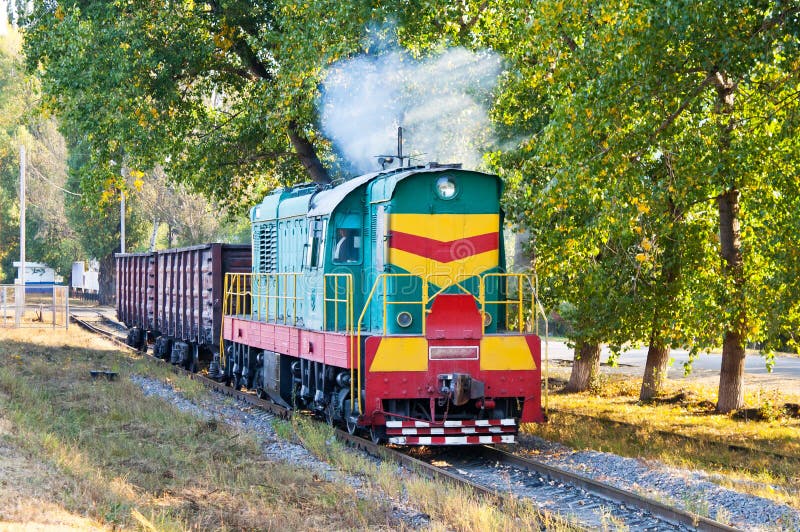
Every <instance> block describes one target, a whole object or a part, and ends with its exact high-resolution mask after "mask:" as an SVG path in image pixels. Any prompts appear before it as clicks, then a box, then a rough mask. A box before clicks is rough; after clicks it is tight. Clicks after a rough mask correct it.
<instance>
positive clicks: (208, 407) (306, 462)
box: [130, 375, 430, 530]
mask: <svg viewBox="0 0 800 532" xmlns="http://www.w3.org/2000/svg"><path fill="white" fill-rule="evenodd" d="M130 379H131V381H133V382H134V383H135V384H136V385H137V386H139V387H140V388H141V389H142V391H143V392H144V394H145V395H148V396H152V395H155V396H157V397H161V398H162V399H164V400H165V401H168V402H170V403H172V404H173V405H175V406H176V407H177V408H178V410H181V411H183V412H188V413H190V414H192V415H194V416H197V417H198V418H200V419H203V420H210V419H217V420H220V421H223V422H224V423H227V424H229V425H231V426H233V427H236V428H238V429H240V430H245V431H251V432H252V433H254V434H256V435H257V437H258V438H259V441H260V442H261V449H262V452H263V453H264V456H265V457H266V458H268V459H269V460H273V461H276V462H284V463H286V464H288V465H291V466H293V467H301V468H305V469H308V470H309V471H310V472H311V473H312V474H313V475H316V476H317V477H319V478H322V479H325V480H326V481H329V482H344V483H347V484H348V485H350V486H352V487H353V488H355V489H356V491H357V493H358V494H359V497H362V498H367V497H368V495H367V494H366V493H365V492H364V489H363V488H364V482H363V481H362V480H361V479H359V478H357V477H354V476H350V475H346V474H344V473H342V472H341V471H339V470H338V469H336V468H334V467H331V466H330V464H328V463H327V462H325V461H323V460H320V459H318V458H317V457H315V456H314V455H313V454H311V453H310V452H309V451H308V450H306V448H305V447H303V446H302V445H299V444H296V443H293V442H290V441H286V440H284V439H281V438H279V437H278V436H277V434H275V429H274V428H273V422H274V421H275V416H273V415H272V414H270V413H269V412H265V411H263V410H261V409H259V408H256V407H253V406H251V405H248V404H245V403H240V402H238V401H231V400H230V398H228V397H225V396H222V395H217V394H215V395H217V396H216V397H214V399H215V400H209V401H202V402H201V403H200V404H197V403H194V402H192V401H189V400H188V399H186V398H185V397H184V396H183V395H181V393H180V392H177V391H176V390H175V389H174V388H173V387H172V386H170V385H169V384H166V383H164V382H162V381H160V380H157V379H151V378H148V377H144V376H142V375H131V376H130ZM406 473H407V472H405V471H403V472H402V474H406ZM381 502H385V501H381ZM392 513H393V516H394V517H395V518H396V519H398V520H400V521H402V522H403V524H404V527H405V528H411V529H414V530H416V529H420V528H426V527H427V526H428V525H429V524H430V519H429V517H428V516H427V515H426V514H423V513H420V512H417V511H416V510H414V509H413V508H411V507H410V506H409V505H407V504H405V502H403V501H401V502H400V503H399V504H395V505H394V506H393V508H392Z"/></svg>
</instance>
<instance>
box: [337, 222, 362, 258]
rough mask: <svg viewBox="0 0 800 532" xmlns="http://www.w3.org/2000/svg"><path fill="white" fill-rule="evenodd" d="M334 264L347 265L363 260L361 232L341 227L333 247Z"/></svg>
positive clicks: (338, 229)
mask: <svg viewBox="0 0 800 532" xmlns="http://www.w3.org/2000/svg"><path fill="white" fill-rule="evenodd" d="M332 258H333V262H334V263H335V264H347V263H353V262H358V261H360V260H361V230H360V229H349V228H346V227H339V228H337V229H336V243H335V244H334V245H333V256H332Z"/></svg>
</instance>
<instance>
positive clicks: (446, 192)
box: [436, 177, 458, 200]
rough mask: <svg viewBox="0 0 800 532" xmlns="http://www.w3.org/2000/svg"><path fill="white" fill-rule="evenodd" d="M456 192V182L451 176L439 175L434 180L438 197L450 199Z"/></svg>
mask: <svg viewBox="0 0 800 532" xmlns="http://www.w3.org/2000/svg"><path fill="white" fill-rule="evenodd" d="M456 192H458V189H457V188H456V182H455V181H453V179H452V178H450V177H440V178H439V179H437V180H436V193H437V194H439V197H440V198H442V199H446V200H447V199H452V198H453V197H455V195H456Z"/></svg>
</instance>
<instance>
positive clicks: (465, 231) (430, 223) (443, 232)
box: [389, 214, 500, 242]
mask: <svg viewBox="0 0 800 532" xmlns="http://www.w3.org/2000/svg"><path fill="white" fill-rule="evenodd" d="M389 230H390V231H402V232H403V233H408V234H411V235H417V236H424V237H426V238H433V239H434V240H438V241H440V242H452V241H453V240H459V239H462V238H470V237H473V236H478V235H485V234H486V233H496V232H498V231H499V230H500V215H499V214H391V215H390V216H389Z"/></svg>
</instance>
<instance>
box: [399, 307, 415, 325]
mask: <svg viewBox="0 0 800 532" xmlns="http://www.w3.org/2000/svg"><path fill="white" fill-rule="evenodd" d="M413 321H414V318H413V317H411V313H410V312H406V311H405V310H404V311H403V312H400V313H399V314H397V324H398V325H399V326H400V327H403V328H405V327H410V326H411V323H412V322H413Z"/></svg>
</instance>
